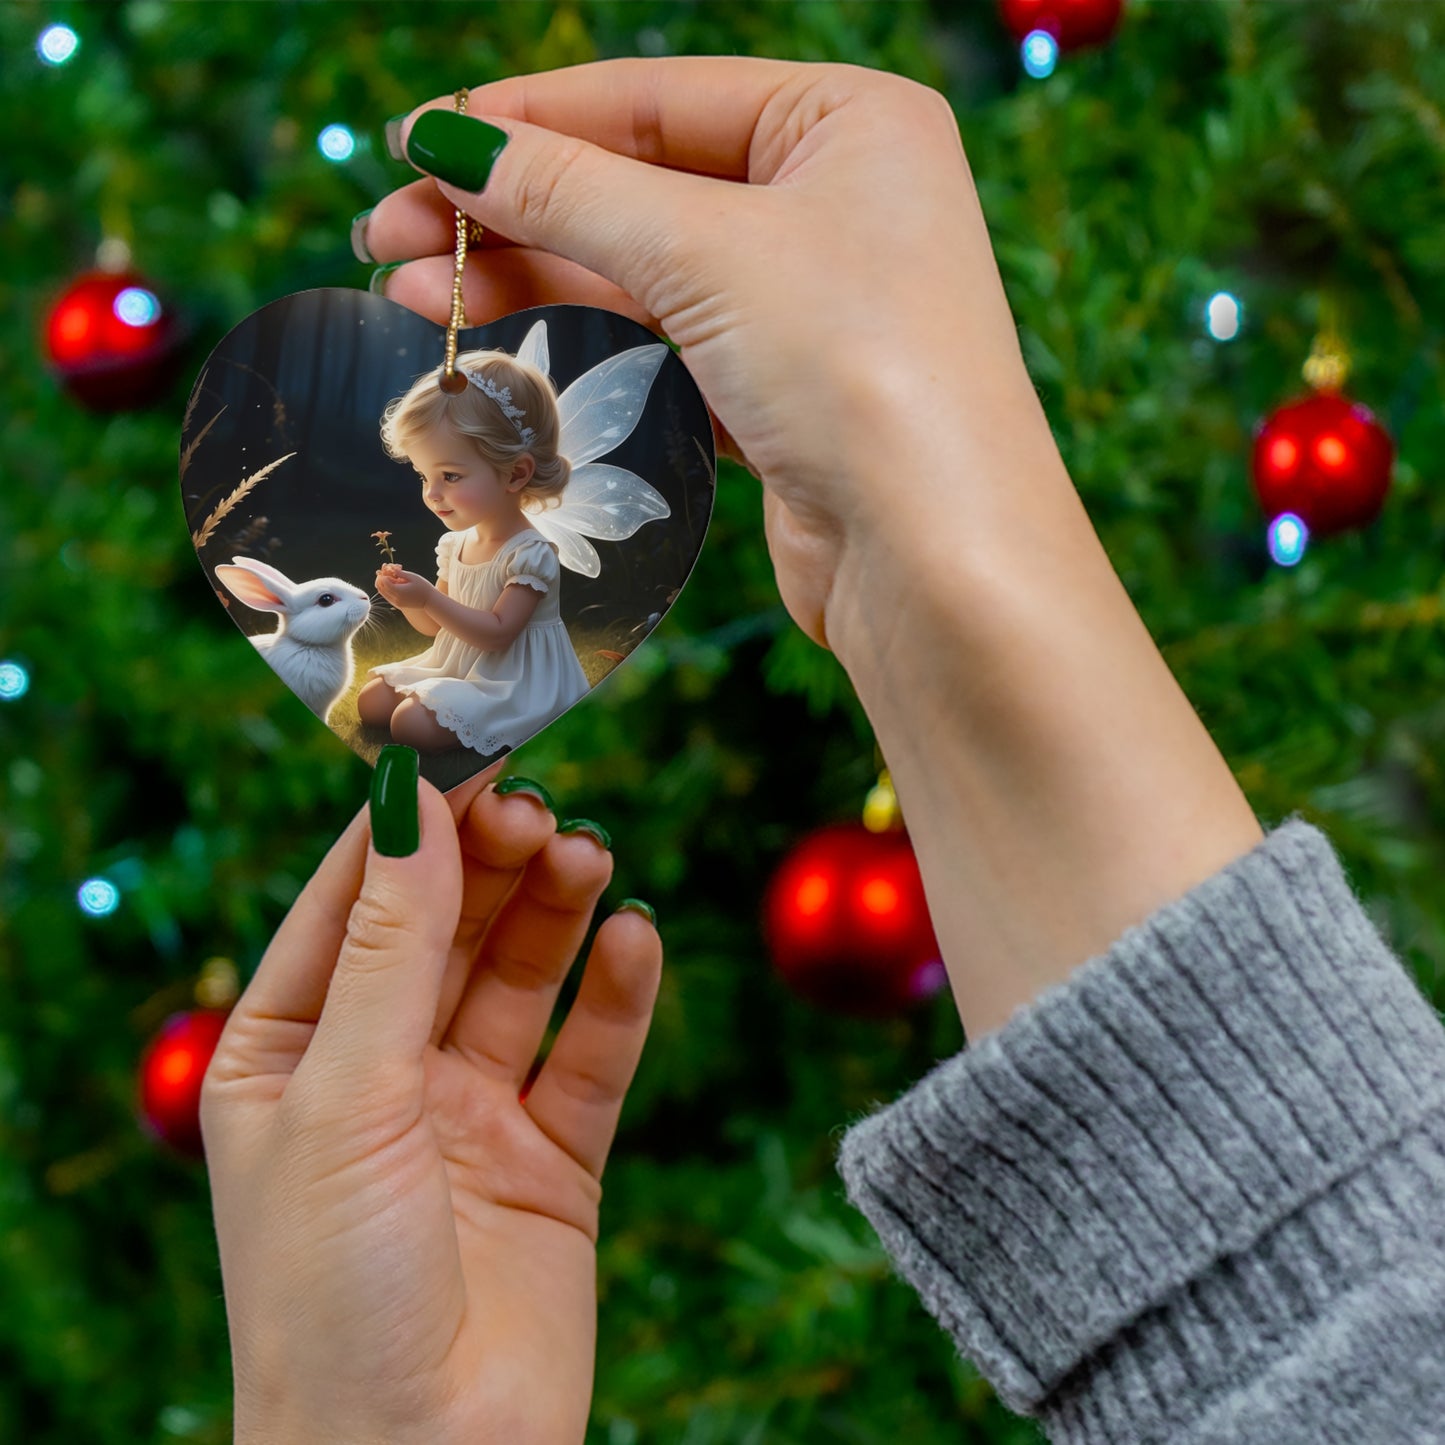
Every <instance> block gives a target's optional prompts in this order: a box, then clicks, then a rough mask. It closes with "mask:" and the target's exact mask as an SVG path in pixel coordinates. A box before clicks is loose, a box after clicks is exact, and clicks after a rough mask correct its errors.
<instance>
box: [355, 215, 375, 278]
mask: <svg viewBox="0 0 1445 1445" xmlns="http://www.w3.org/2000/svg"><path fill="white" fill-rule="evenodd" d="M375 209H376V208H375V207H374V206H368V207H367V209H366V210H364V211H358V212H357V213H356V215H354V216H353V217H352V218H351V254H352V255H353V256H355V257H356V259H357V260H358V261H360V262H361V263H362V264H363V265H366V266H375V265H376V257H375V256H373V255H372V254H371V252H370V251H369V250H368V249H367V245H366V222H367V218H368V217H369V216H370V215H371V213H372V211H373V210H375Z"/></svg>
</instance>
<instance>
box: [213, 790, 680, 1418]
mask: <svg viewBox="0 0 1445 1445" xmlns="http://www.w3.org/2000/svg"><path fill="white" fill-rule="evenodd" d="M498 767H500V764H498V765H496V766H494V767H492V768H489V769H487V770H486V771H484V772H483V773H481V774H479V775H477V776H476V777H474V778H472V779H470V780H469V781H468V782H466V783H464V784H462V785H461V786H460V787H458V788H455V789H453V790H452V791H451V792H450V793H448V794H446V795H445V796H443V795H442V794H441V793H439V792H438V791H437V790H436V789H435V788H433V787H432V786H431V785H430V784H428V783H426V782H421V783H420V785H419V804H420V846H419V847H418V848H417V850H416V851H415V852H414V853H412V854H411V855H410V856H409V857H385V856H382V855H380V854H378V853H377V852H376V851H375V849H374V848H373V847H371V846H370V837H371V829H370V826H369V821H368V816H367V812H366V810H365V809H363V810H362V812H361V813H359V814H358V815H357V817H356V818H354V819H353V820H352V822H351V825H350V826H349V827H348V828H347V829H346V831H345V832H344V833H343V834H342V835H341V837H340V839H339V840H338V841H337V843H336V844H335V846H334V847H333V848H332V849H331V851H330V852H329V853H328V854H327V855H326V858H325V859H324V860H323V861H322V863H321V866H320V867H319V868H318V869H317V872H316V874H315V876H314V877H313V878H312V879H311V881H310V882H309V883H308V884H307V885H306V888H305V889H304V890H303V891H302V893H301V895H300V896H299V897H298V899H297V900H296V903H295V904H294V905H293V907H292V909H291V911H290V912H289V913H288V915H287V916H286V918H285V920H284V921H283V923H282V924H281V927H280V929H279V930H278V932H277V934H276V937H275V939H274V940H273V942H272V943H271V946H270V948H269V949H268V950H267V951H266V955H265V957H264V958H263V959H262V961H261V964H260V967H259V969H258V970H257V973H256V975H255V977H254V979H252V981H251V983H250V985H249V986H248V987H247V989H246V991H245V993H244V994H243V995H242V996H241V998H240V1000H239V1001H238V1002H237V1004H236V1006H235V1008H234V1010H233V1011H232V1013H231V1016H230V1018H229V1020H228V1021H227V1024H226V1028H225V1031H224V1032H223V1034H222V1035H221V1039H220V1041H219V1044H218V1045H217V1048H216V1052H215V1055H214V1057H213V1058H212V1061H211V1064H210V1067H209V1069H208V1071H207V1074H206V1079H205V1083H204V1087H203V1089H202V1094H201V1131H202V1137H203V1139H204V1142H205V1150H206V1162H207V1167H208V1169H209V1172H210V1179H211V1191H212V1203H213V1210H214V1214H215V1225H216V1236H217V1240H218V1243H219V1247H220V1257H221V1269H222V1276H223V1281H224V1286H225V1295H226V1308H227V1317H228V1320H229V1325H230V1334H231V1350H232V1359H233V1368H234V1374H235V1391H236V1427H235V1439H236V1441H237V1442H238V1445H248V1442H252V1441H265V1442H267V1445H272V1442H276V1441H282V1440H284V1441H293V1440H294V1441H300V1440H305V1441H306V1442H308V1445H313V1442H314V1445H326V1442H336V1445H342V1442H345V1445H363V1442H372V1441H376V1442H386V1445H406V1442H411V1441H418V1442H420V1441H425V1442H427V1445H448V1442H458V1445H460V1442H466V1445H475V1442H478V1441H498V1442H501V1441H506V1442H509V1445H511V1442H516V1445H532V1442H536V1445H562V1442H567V1445H575V1442H580V1441H581V1440H582V1438H583V1435H584V1433H585V1429H586V1422H587V1417H588V1413H589V1407H590V1401H591V1394H592V1371H593V1361H594V1358H595V1345H596V1249H595V1246H596V1240H597V1231H598V1210H599V1202H600V1199H601V1194H602V1188H601V1183H600V1180H601V1177H602V1172H603V1167H604V1165H605V1163H606V1159H607V1155H608V1151H609V1149H610V1147H611V1143H612V1139H613V1136H614V1134H615V1132H616V1128H617V1121H618V1116H619V1113H620V1110H621V1105H622V1099H623V1096H624V1094H625V1092H626V1090H627V1087H628V1085H629V1084H630V1083H631V1080H632V1077H633V1074H634V1072H635V1071H636V1068H637V1063H638V1060H639V1057H640V1055H641V1052H642V1046H643V1042H644V1040H645V1038H646V1035H647V1029H648V1025H649V1022H650V1019H651V1013H652V1006H653V1002H654V1000H655V998H656V994H657V989H658V985H659V981H660V971H661V963H662V949H661V943H660V940H659V938H658V935H657V933H656V931H655V930H654V928H653V927H652V925H651V924H650V923H649V922H648V921H647V919H645V918H643V917H642V916H641V915H638V914H634V913H632V912H631V911H627V912H623V913H620V914H614V915H613V916H612V917H610V918H608V919H607V920H606V921H605V922H604V923H603V924H602V926H601V927H600V928H599V930H598V932H597V935H596V941H595V943H594V944H593V947H592V950H591V952H590V954H589V956H588V960H587V964H586V968H585V971H584V973H583V975H582V980H581V984H580V987H579V992H578V994H577V998H576V1001H575V1003H574V1004H573V1006H572V1008H571V1010H570V1012H569V1013H568V1015H567V1018H566V1020H565V1021H564V1023H563V1024H562V1027H561V1030H560V1032H559V1033H558V1035H557V1039H556V1042H555V1044H554V1046H553V1048H552V1050H551V1052H550V1054H549V1055H548V1057H547V1060H546V1063H545V1065H544V1066H543V1067H542V1069H541V1072H540V1073H539V1074H538V1076H537V1078H536V1080H535V1082H534V1083H533V1084H532V1087H531V1089H530V1091H529V1092H526V1093H525V1096H524V1097H519V1096H520V1095H522V1094H523V1089H524V1081H525V1080H526V1078H527V1076H528V1071H529V1068H530V1067H531V1066H532V1064H533V1061H534V1058H535V1056H536V1054H537V1052H538V1047H539V1045H540V1044H541V1043H542V1042H543V1038H544V1034H545V1032H546V1030H547V1026H548V1021H549V1019H550V1017H551V1013H552V1008H553V1005H554V1003H555V1001H556V998H557V994H558V991H559V989H560V987H561V983H562V980H563V978H564V977H565V975H566V973H567V971H568V968H569V967H570V965H571V962H572V959H573V957H574V955H575V954H576V952H577V950H578V948H579V947H580V945H581V943H582V940H583V938H584V936H585V934H586V931H587V928H588V925H589V922H590V920H591V918H592V914H593V909H594V907H595V905H596V903H597V900H598V898H599V897H600V896H601V894H602V891H603V889H604V888H606V886H607V884H608V881H609V880H610V878H611V876H612V856H611V854H610V852H607V851H605V850H604V849H603V848H602V847H600V846H599V844H598V843H597V842H596V841H594V840H593V839H592V838H591V837H589V836H584V835H581V834H578V833H565V834H559V833H558V832H557V831H556V820H555V818H554V817H553V815H552V814H551V812H550V811H548V810H546V809H545V808H543V807H541V806H538V803H537V801H536V800H535V799H528V798H522V797H518V796H515V795H507V796H501V795H498V794H497V793H496V792H494V791H493V790H492V789H490V788H489V787H487V786H486V785H487V783H488V782H490V781H491V779H492V778H494V777H495V775H496V773H497V770H498ZM412 776H414V774H412ZM384 781H385V782H386V783H387V785H388V786H389V785H390V781H391V780H390V779H387V780H384Z"/></svg>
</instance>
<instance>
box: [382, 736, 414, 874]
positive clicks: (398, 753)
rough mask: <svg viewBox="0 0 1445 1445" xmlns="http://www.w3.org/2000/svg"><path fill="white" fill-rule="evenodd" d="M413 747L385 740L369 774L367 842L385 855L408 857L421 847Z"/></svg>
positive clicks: (389, 856)
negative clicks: (368, 834) (369, 838)
mask: <svg viewBox="0 0 1445 1445" xmlns="http://www.w3.org/2000/svg"><path fill="white" fill-rule="evenodd" d="M420 771H421V758H420V757H419V755H418V754H417V750H416V749H415V748H405V747H401V746H400V745H398V744H396V743H389V744H388V745H387V746H386V747H384V748H382V750H381V756H380V757H379V758H377V760H376V769H375V771H374V772H373V773H372V775H371V841H372V842H373V843H374V844H375V845H376V851H377V852H378V853H381V854H383V855H384V856H385V857H387V858H409V857H410V856H411V855H412V854H413V853H415V852H416V850H417V849H418V848H419V847H420V846H421V818H420V816H419V805H418V803H417V775H418V773H419V772H420Z"/></svg>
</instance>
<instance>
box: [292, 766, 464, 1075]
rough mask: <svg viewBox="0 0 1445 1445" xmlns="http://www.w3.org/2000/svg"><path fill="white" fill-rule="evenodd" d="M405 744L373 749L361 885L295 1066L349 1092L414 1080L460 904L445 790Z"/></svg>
mask: <svg viewBox="0 0 1445 1445" xmlns="http://www.w3.org/2000/svg"><path fill="white" fill-rule="evenodd" d="M418 770H419V759H418V757H417V753H416V750H415V749H414V748H407V747H397V746H395V745H391V746H388V747H385V748H383V749H382V750H381V756H380V757H379V758H378V759H377V763H376V770H375V772H374V773H373V775H372V781H371V811H370V820H371V829H370V834H371V836H370V838H369V840H368V843H367V849H366V873H365V876H364V878H363V880H362V884H361V892H360V894H359V896H358V897H357V900H356V902H355V903H354V904H353V905H352V908H351V913H350V915H349V917H348V918H347V922H346V936H345V938H344V939H343V941H342V944H341V948H340V951H339V952H338V955H337V959H336V970H335V972H334V973H333V974H332V976H331V981H330V983H329V985H328V987H327V991H326V1002H325V1004H324V1005H323V1007H322V1010H321V1016H320V1018H319V1019H318V1020H317V1024H316V1032H315V1033H314V1034H313V1036H312V1038H311V1042H310V1044H309V1045H308V1047H307V1050H306V1057H305V1059H304V1060H303V1061H302V1063H301V1064H300V1065H299V1066H298V1068H297V1071H296V1072H297V1074H298V1075H300V1074H302V1073H303V1072H304V1073H311V1072H312V1071H313V1070H314V1071H315V1073H316V1074H317V1075H318V1076H320V1077H321V1078H324V1079H325V1081H326V1083H325V1087H326V1089H327V1090H328V1092H330V1091H331V1090H333V1089H335V1088H337V1087H341V1088H343V1089H344V1090H346V1091H347V1092H348V1093H350V1094H351V1096H352V1097H360V1096H361V1095H362V1094H363V1093H364V1092H366V1091H368V1090H369V1091H371V1092H373V1093H374V1091H375V1089H376V1086H377V1085H378V1084H380V1085H381V1086H382V1087H383V1088H385V1087H387V1086H388V1085H395V1084H396V1083H398V1082H400V1081H411V1080H413V1079H416V1080H419V1079H420V1073H421V1060H422V1054H423V1051H424V1050H425V1048H426V1045H427V1042H428V1040H429V1039H430V1038H431V1032H432V1026H433V1024H434V1023H435V1022H436V1013H437V1008H438V1007H439V1004H440V999H441V989H442V981H443V975H444V973H445V971H446V963H447V955H448V953H449V951H450V949H451V946H452V943H453V941H454V940H455V938H456V931H457V921H458V918H459V917H460V914H461V906H462V860H461V849H460V847H459V845H458V843H457V832H456V824H455V821H454V820H453V818H452V813H451V809H450V808H449V807H448V805H447V802H446V799H445V798H444V797H443V796H442V794H441V793H439V792H438V791H437V790H436V789H435V788H434V787H433V786H432V785H431V784H430V783H428V782H425V781H422V780H421V779H420V778H419V777H418Z"/></svg>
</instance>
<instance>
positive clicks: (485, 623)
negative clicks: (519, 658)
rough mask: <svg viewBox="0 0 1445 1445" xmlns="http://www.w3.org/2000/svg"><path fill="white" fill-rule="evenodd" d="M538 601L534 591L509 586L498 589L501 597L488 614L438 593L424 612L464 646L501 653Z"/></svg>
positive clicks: (484, 610) (518, 585)
mask: <svg viewBox="0 0 1445 1445" xmlns="http://www.w3.org/2000/svg"><path fill="white" fill-rule="evenodd" d="M541 600H542V594H541V593H540V592H538V591H536V590H535V589H534V588H531V587H528V586H526V585H525V584H524V583H512V584H510V585H509V586H506V587H504V588H502V595H501V597H500V598H499V599H498V601H497V605H496V607H494V608H493V609H492V610H491V611H487V610H486V609H484V608H480V607H468V606H467V605H466V604H465V603H462V602H458V601H457V599H456V598H455V597H448V596H447V595H446V594H445V593H441V592H440V591H439V594H438V595H436V596H434V597H433V598H432V599H431V601H429V602H428V603H427V612H428V613H429V614H430V615H431V618H432V621H433V622H434V623H437V624H439V625H440V626H441V627H445V628H446V630H447V631H448V632H450V633H453V634H455V635H456V636H457V637H460V638H461V639H462V641H463V642H465V643H467V644H468V645H470V646H472V647H480V648H481V649H482V651H483V652H504V651H505V650H506V649H507V648H509V647H510V646H511V645H512V643H513V642H514V641H516V638H517V636H518V634H519V633H520V632H521V630H522V629H523V628H524V627H525V626H526V625H527V623H528V622H529V621H530V620H531V617H532V614H533V613H534V612H535V611H536V610H537V604H538V603H539V602H540V601H541Z"/></svg>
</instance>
